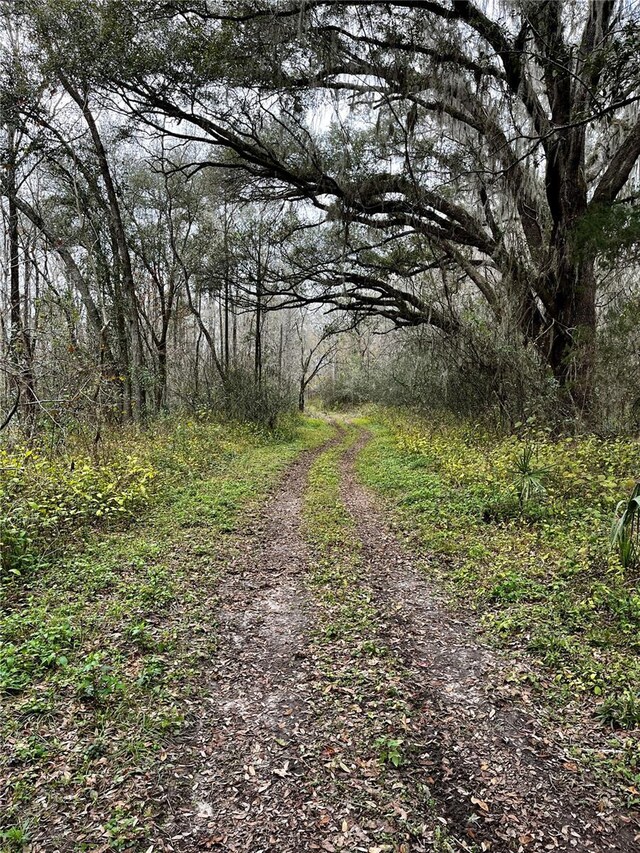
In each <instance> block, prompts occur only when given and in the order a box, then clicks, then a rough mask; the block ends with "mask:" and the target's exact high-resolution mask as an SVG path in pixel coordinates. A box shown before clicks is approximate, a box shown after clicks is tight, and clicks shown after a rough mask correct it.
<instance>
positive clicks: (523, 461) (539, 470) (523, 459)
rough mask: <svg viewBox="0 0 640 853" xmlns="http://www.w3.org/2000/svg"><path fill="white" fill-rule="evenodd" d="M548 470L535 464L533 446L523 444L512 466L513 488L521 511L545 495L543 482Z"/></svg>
mask: <svg viewBox="0 0 640 853" xmlns="http://www.w3.org/2000/svg"><path fill="white" fill-rule="evenodd" d="M549 470H550V469H549V468H548V467H544V466H540V465H539V464H537V460H536V452H535V448H534V446H533V445H532V444H528V443H527V444H525V445H524V447H523V448H522V452H521V453H520V454H519V455H518V457H517V459H516V462H515V465H514V471H515V487H516V491H517V493H518V502H519V504H520V510H521V511H522V510H523V509H524V508H525V506H526V505H527V504H528V503H529V502H530V501H532V500H534V499H535V498H539V497H540V496H542V495H544V494H545V492H546V489H545V487H544V485H543V481H544V478H545V477H546V476H548V474H549Z"/></svg>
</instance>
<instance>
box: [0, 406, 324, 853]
mask: <svg viewBox="0 0 640 853" xmlns="http://www.w3.org/2000/svg"><path fill="white" fill-rule="evenodd" d="M331 434H332V428H331V427H330V426H329V425H328V424H327V423H326V422H324V421H320V420H314V419H312V418H306V419H304V420H301V419H295V420H292V421H291V422H290V424H289V425H288V428H287V433H286V434H284V433H282V432H276V433H273V432H270V431H267V430H265V429H263V428H260V427H257V426H255V425H253V426H246V425H244V426H243V425H239V424H234V423H224V424H221V423H220V422H215V421H212V420H211V419H210V418H208V417H207V416H206V415H205V414H199V415H198V416H192V417H189V418H180V419H177V418H172V419H170V420H167V421H160V422H158V423H156V424H155V425H154V429H153V431H151V430H149V431H147V430H143V431H139V432H138V431H128V430H123V431H122V432H120V433H119V434H115V435H114V436H113V437H112V439H111V440H112V441H113V445H112V444H111V443H110V442H111V440H110V442H109V443H108V444H107V446H105V447H103V448H101V459H100V461H99V462H98V461H97V460H96V463H95V464H96V466H103V467H104V468H109V467H110V466H112V460H114V464H113V466H112V467H113V468H114V470H115V468H116V467H117V464H116V463H117V460H118V459H121V460H126V459H127V458H128V457H129V456H135V457H136V458H137V459H138V460H140V462H139V465H140V467H141V468H142V469H143V470H144V471H145V472H146V471H149V470H150V471H153V472H154V476H153V478H152V479H151V480H150V481H149V482H150V483H151V488H149V490H148V494H147V495H146V498H145V499H144V500H142V501H141V503H140V504H139V506H138V509H137V510H136V512H135V514H134V517H128V523H127V524H122V523H118V524H110V525H109V527H106V526H105V519H104V518H103V519H101V520H100V521H99V522H98V523H97V524H95V525H94V524H93V522H91V524H90V525H88V526H87V527H83V528H82V532H83V534H84V538H83V540H81V541H77V542H74V541H73V539H72V537H71V535H69V536H68V537H63V543H62V544H63V545H64V547H63V548H58V549H56V551H55V552H54V551H51V550H49V551H48V552H47V553H46V559H40V561H39V562H38V568H39V570H38V571H37V572H32V573H31V574H30V575H23V576H22V577H20V578H15V579H14V580H12V581H11V584H7V585H6V586H5V591H6V592H7V593H8V594H7V595H6V596H5V597H4V598H3V599H2V610H1V611H0V704H1V705H2V714H1V715H0V740H1V741H2V743H3V744H5V745H6V748H5V749H3V750H2V751H0V776H2V778H3V781H4V782H5V784H4V787H3V806H5V801H6V807H5V808H3V809H2V810H0V850H2V853H9V851H11V853H13V851H14V850H19V849H22V848H21V846H20V844H22V841H19V840H18V839H20V838H22V836H20V835H19V832H20V831H24V833H25V835H24V837H25V839H26V838H27V835H29V834H30V827H31V822H32V821H34V822H35V821H38V822H39V824H40V825H39V826H37V832H38V833H40V836H39V837H41V834H42V832H43V825H49V826H50V825H51V823H48V822H54V821H55V822H56V825H57V826H58V825H59V822H60V821H59V816H58V815H55V816H53V815H52V813H51V809H52V808H54V807H55V805H54V804H57V803H58V802H59V798H60V795H61V791H62V792H63V793H64V796H65V798H67V799H66V803H67V805H66V806H65V817H64V820H65V821H66V822H67V825H71V824H73V825H75V826H80V825H81V826H82V829H83V833H84V834H85V836H86V846H87V848H88V847H91V849H94V848H95V849H98V848H99V847H103V846H104V845H105V843H106V844H108V846H109V849H114V850H115V849H121V850H129V849H133V847H136V849H137V845H138V842H139V841H140V839H141V838H145V837H147V836H148V826H149V823H150V821H151V820H152V817H149V816H148V815H147V814H146V812H145V810H144V808H142V807H141V808H140V810H137V809H136V808H135V807H134V808H133V810H131V811H129V810H128V807H129V805H130V804H131V803H135V802H137V801H138V799H139V798H138V794H137V793H135V792H137V791H139V790H140V789H139V784H140V778H141V777H140V774H141V773H144V774H145V778H147V774H149V776H148V778H150V779H155V780H156V781H157V780H160V779H163V778H165V779H166V780H168V781H169V782H170V780H171V779H172V778H174V777H173V765H172V762H171V759H170V758H169V760H167V743H168V742H169V741H170V740H171V739H172V738H173V737H175V736H176V735H177V733H178V732H180V731H181V730H182V728H183V727H184V726H185V725H187V724H192V723H193V719H192V718H190V717H189V713H190V711H189V709H190V708H191V707H192V703H191V701H190V700H191V699H192V698H193V695H194V693H195V692H196V691H198V690H200V689H202V666H203V660H210V658H211V652H212V649H214V648H215V642H216V625H215V621H214V619H213V618H212V614H213V613H214V612H215V607H216V597H215V595H216V587H217V566H218V565H219V561H220V557H221V555H227V556H228V553H229V551H228V550H226V549H229V548H230V547H231V546H230V543H229V542H228V541H226V540H225V530H227V529H232V528H234V527H235V526H236V525H237V524H238V520H239V518H241V517H242V515H243V513H245V512H247V511H248V508H249V507H250V506H251V505H252V504H254V503H255V502H256V501H262V500H263V499H264V497H265V495H266V494H267V492H268V490H269V489H270V488H271V487H272V486H273V484H274V483H275V482H276V481H277V479H278V477H279V475H280V473H281V471H282V470H283V468H284V467H285V466H286V465H287V464H288V463H289V462H291V461H292V460H293V459H294V458H295V457H296V455H297V454H298V453H299V452H300V451H302V450H303V449H307V448H312V447H315V446H317V445H318V444H320V443H322V442H323V441H325V440H326V439H327V438H328V437H329V436H330V435H331ZM69 455H71V454H70V452H69ZM80 456H81V453H80V450H79V449H78V450H77V451H76V453H75V458H76V459H78V458H79V457H80ZM42 457H43V458H45V459H46V458H47V457H46V455H45V454H44V453H42ZM67 458H69V457H67V456H66V455H65V460H66V459H67ZM83 458H89V457H83ZM58 463H60V468H61V470H62V469H66V464H62V463H61V461H60V457H58V458H57V459H56V458H51V459H49V460H47V465H48V466H49V467H47V468H46V469H44V468H43V471H45V470H53V467H54V466H55V465H56V464H58ZM72 473H73V472H72ZM42 477H44V474H42ZM28 482H29V481H28V479H26V480H25V485H24V486H23V493H26V492H27V483H28ZM203 507H205V508H206V513H205V515H204V518H202V519H200V518H199V515H200V513H201V512H202V508H203ZM120 517H121V516H120V514H118V515H117V518H118V519H119V518H120ZM36 553H38V552H36ZM59 769H60V772H58V771H59ZM52 770H54V771H55V772H52ZM98 771H99V778H101V779H107V780H109V786H110V788H111V789H113V790H116V789H117V800H116V799H115V798H113V797H98V796H97V793H96V791H95V790H93V788H94V787H95V785H96V782H95V780H94V781H92V777H95V776H96V773H97V772H98ZM163 774H164V775H163ZM34 785H37V790H38V796H37V797H36V796H35V795H34V793H33V786H34ZM62 786H64V788H66V790H64V789H63V788H62ZM94 795H95V799H94ZM87 796H89V797H91V809H90V811H91V815H90V817H88V816H87V814H88V813H87V799H86V797H87ZM120 801H121V802H123V803H127V809H123V808H119V807H118V803H119V802H120ZM47 804H49V806H48V805H47ZM14 841H15V843H14ZM24 844H25V846H26V844H27V841H26V840H25V842H24ZM147 846H148V844H147V845H145V847H144V849H146V847H147Z"/></svg>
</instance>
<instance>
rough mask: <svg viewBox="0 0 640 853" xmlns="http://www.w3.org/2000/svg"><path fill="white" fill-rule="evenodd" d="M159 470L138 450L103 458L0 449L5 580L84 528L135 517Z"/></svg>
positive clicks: (0, 562)
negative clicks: (104, 460)
mask: <svg viewBox="0 0 640 853" xmlns="http://www.w3.org/2000/svg"><path fill="white" fill-rule="evenodd" d="M154 473H155V472H154V470H153V468H152V467H151V466H149V465H148V464H147V463H144V462H141V461H140V460H139V459H138V458H137V457H136V456H133V455H121V456H120V457H115V458H112V459H111V460H110V461H109V463H108V464H107V463H102V464H99V463H97V462H95V461H94V460H92V459H90V458H89V457H82V456H69V455H66V454H65V455H62V456H56V457H53V458H50V457H47V456H45V455H44V454H41V453H39V452H37V451H35V450H33V449H31V448H18V449H16V450H13V451H7V450H4V451H0V582H2V581H3V580H4V581H6V580H7V579H8V578H10V577H11V576H13V577H16V576H20V575H23V574H25V572H27V571H29V570H31V569H33V568H35V567H36V566H37V564H38V562H39V561H40V560H42V559H43V558H46V556H47V555H48V554H50V553H52V552H53V550H54V549H55V548H57V547H59V546H60V545H61V544H62V542H63V541H64V540H65V539H67V538H69V537H70V536H71V535H73V534H75V533H77V532H78V531H80V530H81V529H82V528H85V527H89V526H91V525H94V524H96V523H100V522H104V521H107V520H111V519H121V518H126V517H130V516H131V515H132V514H133V512H134V510H135V509H136V508H137V507H138V506H139V505H140V504H141V503H143V502H144V501H145V500H146V497H147V484H148V483H149V481H150V480H151V479H153V477H154Z"/></svg>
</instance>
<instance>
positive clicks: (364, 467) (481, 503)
mask: <svg viewBox="0 0 640 853" xmlns="http://www.w3.org/2000/svg"><path fill="white" fill-rule="evenodd" d="M371 427H372V428H373V430H374V433H375V438H374V440H373V442H372V443H371V444H370V445H369V446H368V447H366V448H365V449H364V451H363V453H362V454H361V456H360V459H359V470H360V473H361V475H362V476H363V478H364V480H365V482H367V483H369V484H370V485H371V486H373V487H375V488H377V489H378V490H380V491H381V492H382V493H383V494H385V495H386V496H387V498H388V499H390V500H391V501H392V502H393V503H394V505H395V506H396V511H397V513H398V515H399V519H400V524H401V525H402V526H403V528H408V529H414V530H415V531H416V532H417V533H418V534H419V537H420V539H421V541H422V542H423V543H424V547H425V548H426V550H427V551H428V552H429V553H430V554H431V555H433V557H434V559H432V560H430V561H429V565H430V566H431V567H432V568H433V570H434V571H437V572H438V573H439V574H441V575H442V577H443V579H444V581H445V582H446V583H447V584H448V585H449V588H450V590H451V592H452V594H453V595H454V596H459V597H460V599H461V600H462V601H464V602H465V604H466V605H467V606H468V605H471V606H472V607H475V608H476V609H477V611H478V612H479V614H480V618H481V620H482V622H483V624H484V626H485V627H486V629H487V630H488V631H489V632H490V634H492V635H493V636H494V637H495V639H496V641H498V642H500V643H507V644H508V645H509V649H510V653H515V650H516V649H518V648H519V649H520V650H521V653H523V654H525V653H526V654H528V655H529V656H532V657H533V659H534V660H535V661H536V662H537V665H538V667H539V672H540V679H541V683H542V684H544V687H545V689H546V691H547V696H550V695H551V696H554V697H555V698H556V699H558V701H570V700H571V701H577V697H582V701H583V702H584V703H586V704H587V706H589V705H590V706H591V707H593V709H594V711H597V714H598V716H599V717H600V718H601V719H602V720H604V721H606V722H607V723H609V724H611V725H613V726H615V727H622V728H630V729H633V728H636V727H637V725H638V717H637V709H638V691H639V687H640V663H639V662H638V651H640V641H639V640H638V636H639V635H638V631H639V628H640V590H638V587H637V578H636V576H635V574H634V573H633V572H632V571H631V570H632V569H633V568H634V565H633V560H634V559H635V549H636V539H637V525H638V518H639V514H638V509H639V506H640V488H639V487H638V486H634V488H633V492H632V494H631V497H630V498H627V499H626V500H624V501H620V494H621V492H623V491H624V490H625V489H626V488H629V485H630V483H631V484H632V483H633V476H634V474H635V472H636V470H637V459H638V454H639V453H640V442H638V441H632V440H629V439H622V438H616V439H607V438H601V437H598V436H595V435H583V436H580V437H562V438H554V437H552V436H551V435H550V434H549V433H547V432H545V431H542V430H537V429H536V428H535V423H531V424H529V425H520V426H519V431H520V436H514V435H507V436H504V435H501V434H499V433H496V432H494V431H492V430H491V429H490V428H488V427H487V426H480V425H478V424H477V423H472V422H468V421H454V420H451V419H446V418H443V419H438V420H433V421H420V420H418V419H416V417H415V416H413V415H408V414H403V413H401V412H398V411H393V410H384V411H379V412H376V413H375V414H373V415H372V418H371ZM543 498H544V500H542V499H543ZM616 506H617V507H618V512H617V515H616V524H615V526H614V533H613V535H612V534H611V522H610V519H611V516H612V513H613V512H614V509H615V508H616ZM612 543H613V544H614V545H615V549H614V553H612V550H611V544H612ZM438 557H440V559H437V558H438Z"/></svg>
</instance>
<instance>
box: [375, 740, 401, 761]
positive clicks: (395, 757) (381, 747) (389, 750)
mask: <svg viewBox="0 0 640 853" xmlns="http://www.w3.org/2000/svg"><path fill="white" fill-rule="evenodd" d="M403 743H404V741H403V740H402V738H392V737H387V736H383V737H379V738H378V739H377V740H376V742H375V747H376V749H377V750H378V757H379V759H380V761H381V762H382V763H383V764H391V765H393V767H401V766H402V764H404V758H403V755H402V744H403Z"/></svg>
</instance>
